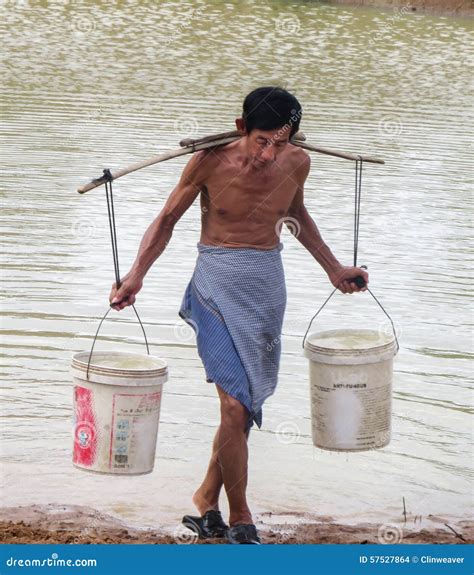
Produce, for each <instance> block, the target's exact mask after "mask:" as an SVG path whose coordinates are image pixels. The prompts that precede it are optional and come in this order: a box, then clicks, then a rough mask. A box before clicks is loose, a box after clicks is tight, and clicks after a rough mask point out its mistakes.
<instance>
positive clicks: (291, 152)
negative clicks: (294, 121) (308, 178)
mask: <svg viewBox="0 0 474 575" xmlns="http://www.w3.org/2000/svg"><path fill="white" fill-rule="evenodd" d="M287 159H288V162H289V165H290V167H291V169H292V170H298V171H301V172H303V173H304V172H309V168H310V166H311V158H310V155H309V154H308V152H306V151H305V150H303V148H299V147H298V146H295V145H294V144H289V145H288V155H287Z"/></svg>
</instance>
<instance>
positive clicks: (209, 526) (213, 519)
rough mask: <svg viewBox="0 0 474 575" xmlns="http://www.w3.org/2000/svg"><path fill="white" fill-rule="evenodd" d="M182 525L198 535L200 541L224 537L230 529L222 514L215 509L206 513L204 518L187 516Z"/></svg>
mask: <svg viewBox="0 0 474 575" xmlns="http://www.w3.org/2000/svg"><path fill="white" fill-rule="evenodd" d="M182 523H183V525H184V526H185V527H187V528H188V529H191V531H194V533H197V535H198V538H199V539H213V538H216V537H224V536H225V534H226V532H227V530H228V529H229V527H228V525H226V524H225V523H224V521H223V519H222V515H221V512H220V511H215V510H214V509H210V510H209V511H206V513H204V515H203V516H202V517H194V516H192V515H185V516H184V517H183V521H182Z"/></svg>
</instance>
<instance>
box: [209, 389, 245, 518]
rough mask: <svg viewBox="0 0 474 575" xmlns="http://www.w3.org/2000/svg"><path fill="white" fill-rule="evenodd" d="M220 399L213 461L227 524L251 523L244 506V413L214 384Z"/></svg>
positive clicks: (235, 401)
mask: <svg viewBox="0 0 474 575" xmlns="http://www.w3.org/2000/svg"><path fill="white" fill-rule="evenodd" d="M216 387H217V391H218V393H219V397H220V400H221V424H220V427H219V429H218V432H217V435H216V440H217V441H216V442H217V455H218V458H217V461H218V464H219V466H220V468H221V473H222V480H223V482H224V487H225V490H226V494H227V499H228V501H229V511H230V515H229V524H230V526H232V525H236V524H239V523H244V524H247V523H253V520H252V514H251V512H250V509H249V507H248V505H247V498H246V490H247V464H248V446H247V439H248V434H249V430H247V431H246V429H247V423H248V418H249V415H248V411H247V410H246V409H245V407H244V406H243V405H242V404H241V403H240V401H238V400H237V399H235V398H233V397H232V396H230V395H229V394H227V393H226V392H225V391H224V390H223V389H221V388H220V387H219V386H218V385H217V386H216Z"/></svg>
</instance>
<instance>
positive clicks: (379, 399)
mask: <svg viewBox="0 0 474 575" xmlns="http://www.w3.org/2000/svg"><path fill="white" fill-rule="evenodd" d="M304 349H305V355H306V357H307V358H308V359H309V360H310V362H309V373H310V394H311V419H312V436H313V443H314V445H315V446H316V447H320V448H321V449H327V450H329V451H366V450H370V449H377V448H380V447H384V446H385V445H387V444H388V443H389V442H390V435H391V413H392V378H393V357H394V356H395V355H396V353H397V351H398V348H397V344H396V341H395V339H394V338H393V337H392V336H387V335H385V334H382V333H380V332H378V331H374V330H366V329H337V330H328V331H323V332H318V333H314V334H312V335H310V336H309V337H308V338H307V339H306V341H305V344H304Z"/></svg>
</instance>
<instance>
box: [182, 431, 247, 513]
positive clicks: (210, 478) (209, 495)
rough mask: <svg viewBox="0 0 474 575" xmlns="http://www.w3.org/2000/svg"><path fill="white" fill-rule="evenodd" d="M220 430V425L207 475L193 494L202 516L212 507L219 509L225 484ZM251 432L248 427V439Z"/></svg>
mask: <svg viewBox="0 0 474 575" xmlns="http://www.w3.org/2000/svg"><path fill="white" fill-rule="evenodd" d="M219 430H220V427H219V428H218V429H217V433H216V435H215V436H214V441H213V443H212V454H211V459H210V461H209V466H208V468H207V473H206V476H205V477H204V479H203V482H202V483H201V485H200V487H199V489H197V490H196V492H195V493H194V495H193V503H194V505H195V506H196V508H197V510H198V511H199V514H200V515H201V516H202V515H204V514H205V513H206V511H209V510H210V509H215V510H216V511H217V510H219V494H220V492H221V489H222V486H223V485H224V479H223V477H222V469H221V465H220V463H219V455H218V451H219ZM249 433H250V429H248V430H247V432H246V434H245V437H246V440H247V439H248V436H249Z"/></svg>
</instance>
